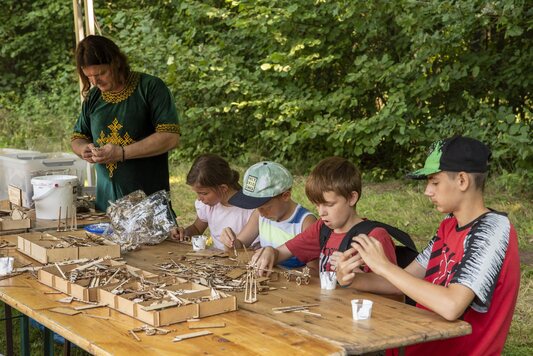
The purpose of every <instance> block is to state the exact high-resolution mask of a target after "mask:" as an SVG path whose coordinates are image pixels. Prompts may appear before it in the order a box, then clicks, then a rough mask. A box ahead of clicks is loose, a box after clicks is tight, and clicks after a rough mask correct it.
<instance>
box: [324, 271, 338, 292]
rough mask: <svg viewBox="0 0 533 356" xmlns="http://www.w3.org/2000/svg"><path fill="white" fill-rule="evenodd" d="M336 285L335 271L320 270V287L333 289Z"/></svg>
mask: <svg viewBox="0 0 533 356" xmlns="http://www.w3.org/2000/svg"><path fill="white" fill-rule="evenodd" d="M336 286H337V273H335V272H320V288H322V289H330V290H331V289H335V287H336Z"/></svg>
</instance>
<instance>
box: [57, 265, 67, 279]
mask: <svg viewBox="0 0 533 356" xmlns="http://www.w3.org/2000/svg"><path fill="white" fill-rule="evenodd" d="M55 266H56V268H57V270H58V271H59V273H61V277H63V279H67V276H65V274H64V273H63V271H62V270H61V268H59V265H58V264H57V262H56V263H55Z"/></svg>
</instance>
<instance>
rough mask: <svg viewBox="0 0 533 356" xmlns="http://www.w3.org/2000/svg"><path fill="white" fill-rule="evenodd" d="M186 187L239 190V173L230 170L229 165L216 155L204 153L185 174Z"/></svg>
mask: <svg viewBox="0 0 533 356" xmlns="http://www.w3.org/2000/svg"><path fill="white" fill-rule="evenodd" d="M186 182H187V184H188V185H199V186H201V187H209V188H217V187H218V186H219V185H222V184H226V185H227V186H229V187H231V188H233V189H235V190H241V185H240V184H239V172H237V171H236V170H233V169H231V168H230V166H229V163H228V162H226V160H225V159H224V158H222V157H220V156H218V155H215V154H210V153H206V154H203V155H200V156H198V157H196V159H195V160H194V162H193V164H192V166H191V169H190V170H189V173H187V180H186Z"/></svg>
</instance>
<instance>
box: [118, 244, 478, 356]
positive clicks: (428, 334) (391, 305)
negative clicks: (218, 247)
mask: <svg viewBox="0 0 533 356" xmlns="http://www.w3.org/2000/svg"><path fill="white" fill-rule="evenodd" d="M190 249H191V247H190V246H188V245H184V244H175V243H170V242H167V241H165V242H163V243H162V244H160V245H157V246H153V247H151V248H149V249H148V248H143V249H141V250H139V251H136V252H131V253H129V254H127V255H125V258H126V260H127V261H128V263H130V264H132V265H135V266H136V267H139V268H142V269H146V270H149V271H153V272H157V270H156V269H154V263H161V262H163V261H165V260H168V259H169V258H173V256H177V255H180V254H184V253H186V252H188V251H189V250H190ZM169 251H170V252H172V255H169V254H168V252H169ZM226 261H227V263H228V264H231V263H235V262H232V261H229V260H228V259H226ZM269 284H270V286H272V287H276V288H277V290H274V291H270V292H269V293H268V294H267V295H262V294H258V296H257V297H258V301H257V302H256V303H253V304H247V303H244V302H243V297H244V293H242V292H241V293H233V294H235V295H236V296H237V300H238V302H239V308H241V309H244V310H248V311H250V312H253V313H255V314H258V315H262V316H266V317H268V318H270V319H273V320H277V321H279V322H281V323H283V324H286V325H290V326H292V327H294V328H296V329H297V330H299V331H301V332H306V333H309V334H310V335H313V336H315V337H322V338H325V339H326V340H328V341H330V342H335V343H339V344H340V345H342V347H343V348H345V349H346V350H347V352H349V353H357V354H360V353H367V352H373V351H379V350H384V349H388V348H394V347H401V346H406V345H411V344H415V343H420V342H424V341H431V340H440V339H446V338H451V337H456V336H461V335H467V334H469V333H471V327H470V324H468V323H466V322H464V321H461V320H457V321H453V322H450V321H447V320H445V319H444V318H442V317H441V316H439V315H437V314H435V313H433V312H429V311H427V310H422V309H419V308H415V307H413V306H410V305H407V304H404V303H401V302H398V301H395V300H392V299H390V298H386V297H384V296H380V295H376V294H371V293H361V292H358V291H356V290H354V289H351V288H337V289H335V290H322V289H320V281H319V278H318V277H311V282H310V283H309V285H304V284H302V285H300V286H298V285H297V284H296V282H294V279H292V281H291V282H287V281H286V280H285V279H284V278H283V276H281V275H280V280H279V281H278V282H270V283H269ZM352 299H369V300H372V301H373V302H374V305H373V309H372V317H371V318H370V319H369V320H362V321H354V320H353V319H352V310H351V303H350V301H351V300H352ZM314 303H318V304H319V306H318V307H312V308H310V311H311V312H313V313H319V314H321V315H322V317H321V318H320V317H316V316H313V315H308V314H304V313H294V312H292V313H283V314H275V313H273V312H272V308H276V307H283V306H289V305H300V304H314Z"/></svg>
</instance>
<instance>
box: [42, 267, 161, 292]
mask: <svg viewBox="0 0 533 356" xmlns="http://www.w3.org/2000/svg"><path fill="white" fill-rule="evenodd" d="M99 264H102V265H107V266H109V267H122V268H125V269H127V270H128V271H130V272H133V274H135V275H137V276H139V277H142V278H144V279H146V280H157V279H158V278H159V276H158V275H157V274H154V273H150V272H147V271H143V270H141V269H139V268H135V267H132V266H129V265H127V264H126V263H125V262H117V261H113V260H104V261H102V262H100V263H99ZM80 266H82V264H78V263H72V264H67V265H62V266H57V267H56V266H49V267H45V268H42V269H40V270H39V272H38V279H39V282H41V283H43V284H46V285H47V286H49V287H52V288H54V289H57V290H58V291H61V292H63V293H65V294H68V295H71V296H73V297H75V298H78V299H80V300H83V301H86V302H97V301H98V291H97V290H98V288H99V287H98V286H96V287H89V285H90V282H91V281H90V279H89V278H86V279H80V280H77V281H76V282H74V283H73V282H70V281H68V280H66V279H64V278H63V277H62V275H61V272H59V270H58V268H60V269H61V271H62V272H63V274H65V275H68V274H69V272H70V271H72V270H73V269H75V268H77V267H80ZM118 282H120V281H118V280H117V279H113V280H111V281H110V282H109V285H116V283H118Z"/></svg>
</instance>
